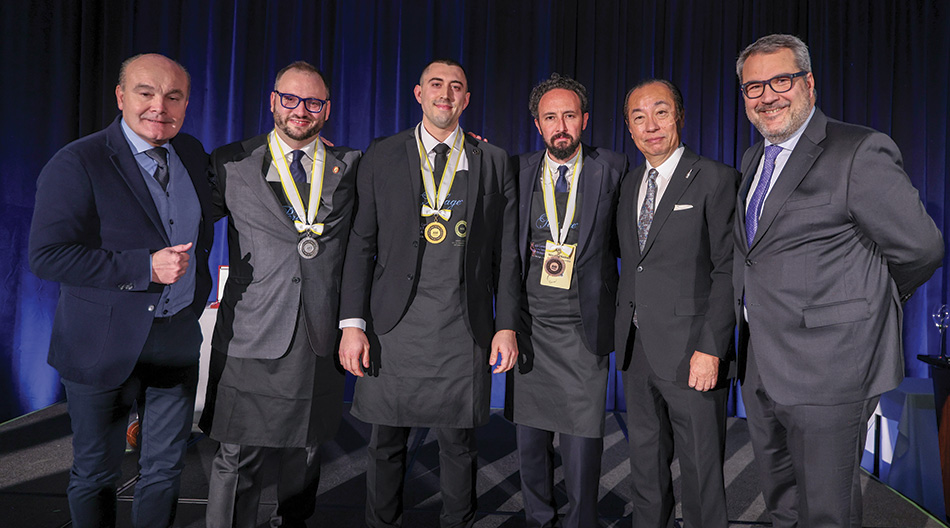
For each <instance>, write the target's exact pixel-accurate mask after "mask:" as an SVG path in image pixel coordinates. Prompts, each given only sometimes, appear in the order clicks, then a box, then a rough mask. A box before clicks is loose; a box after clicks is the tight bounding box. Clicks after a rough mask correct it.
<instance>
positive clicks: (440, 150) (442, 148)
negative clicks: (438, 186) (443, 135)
mask: <svg viewBox="0 0 950 528" xmlns="http://www.w3.org/2000/svg"><path fill="white" fill-rule="evenodd" d="M432 150H434V151H435V170H434V171H432V179H433V180H434V179H436V178H441V177H442V173H443V172H444V171H445V163H446V161H447V154H448V152H449V146H448V145H446V144H445V143H439V144H438V145H436V146H435V147H433V148H432ZM439 181H440V183H441V180H439ZM429 205H431V206H433V207H435V205H434V204H429Z"/></svg>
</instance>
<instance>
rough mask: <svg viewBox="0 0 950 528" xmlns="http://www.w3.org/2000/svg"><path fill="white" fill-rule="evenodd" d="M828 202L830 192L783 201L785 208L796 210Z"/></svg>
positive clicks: (829, 201) (829, 200)
mask: <svg viewBox="0 0 950 528" xmlns="http://www.w3.org/2000/svg"><path fill="white" fill-rule="evenodd" d="M829 203H831V193H822V194H819V195H816V196H808V197H806V198H798V199H794V200H789V201H787V202H785V210H786V211H798V210H800V209H810V208H812V207H820V206H822V205H828V204H829Z"/></svg>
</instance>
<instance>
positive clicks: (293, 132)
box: [274, 111, 322, 141]
mask: <svg viewBox="0 0 950 528" xmlns="http://www.w3.org/2000/svg"><path fill="white" fill-rule="evenodd" d="M288 119H289V116H288V117H283V116H281V115H280V114H278V113H277V111H274V126H276V127H277V128H279V129H280V131H281V132H283V133H284V134H286V135H287V137H289V138H290V139H293V140H294V141H306V140H308V139H310V138H312V137H315V136H316V135H317V134H319V133H320V129H321V128H322V127H321V126H320V123H319V122H317V121H316V120H315V119H313V118H309V120H310V126H309V127H307V128H305V129H303V130H300V129H299V128H293V127H291V126H289V125H288V124H287V120H288ZM294 119H299V118H294Z"/></svg>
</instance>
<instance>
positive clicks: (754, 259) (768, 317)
mask: <svg viewBox="0 0 950 528" xmlns="http://www.w3.org/2000/svg"><path fill="white" fill-rule="evenodd" d="M763 149H764V147H763V143H762V142H759V143H757V144H755V145H753V146H752V147H750V148H749V150H747V151H746V153H745V155H744V156H743V158H742V175H743V180H742V184H741V185H740V188H739V198H738V204H737V208H736V211H737V214H736V223H735V230H734V240H735V244H736V254H735V259H734V261H733V282H734V286H735V297H734V301H735V310H736V317H737V319H738V321H739V328H740V339H739V354H740V363H741V364H740V367H741V366H744V360H745V357H746V352H747V351H748V347H749V346H750V345H751V347H752V349H753V350H754V353H755V360H756V365H757V367H758V371H759V375H760V377H761V379H762V383H763V385H764V386H765V388H766V390H768V392H769V395H770V396H771V397H772V398H773V399H775V401H777V402H779V403H782V404H785V405H799V404H806V405H808V404H841V403H848V402H856V401H860V400H863V399H867V398H869V397H872V396H875V395H878V394H881V393H883V392H886V391H888V390H891V389H893V388H894V387H896V386H897V385H898V383H900V380H901V379H902V378H903V375H904V361H903V353H902V347H901V319H902V310H901V301H902V300H906V299H907V298H908V297H909V296H910V295H911V294H912V293H913V292H914V290H915V289H916V288H917V287H918V286H920V285H921V284H923V283H924V282H925V281H926V280H927V279H929V278H930V276H931V275H932V274H933V272H934V271H935V270H936V269H937V268H939V267H940V264H941V260H942V258H943V253H944V248H943V239H942V237H941V235H940V232H939V231H938V230H937V226H936V225H934V222H933V220H932V219H931V218H930V216H928V215H927V211H926V210H924V206H923V204H922V203H921V202H920V196H919V194H918V193H917V190H916V189H915V188H914V187H913V185H912V184H911V182H910V179H909V178H908V177H907V175H906V174H905V173H904V170H903V168H902V161H901V155H900V151H899V150H898V148H897V145H895V144H894V142H893V141H892V140H891V139H890V138H889V137H887V136H886V135H884V134H881V133H879V132H876V131H874V130H871V129H869V128H864V127H860V126H856V125H850V124H847V123H842V122H839V121H835V120H832V119H828V118H827V117H825V115H824V114H823V113H822V112H821V111H820V110H818V109H816V110H815V115H814V116H813V117H812V120H811V122H810V123H809V124H808V127H807V128H806V129H805V131H804V133H803V135H802V137H801V139H800V140H799V142H798V144H797V146H796V147H795V150H794V151H793V152H792V154H791V156H790V157H789V159H788V162H787V164H786V165H785V168H784V169H783V171H782V173H781V174H780V175H779V176H778V179H777V180H776V181H775V183H774V184H773V187H772V190H771V191H770V193H769V195H768V197H767V198H766V200H765V205H764V207H763V209H762V215H761V217H760V220H759V227H758V229H757V231H756V234H755V238H754V239H753V241H752V244H751V247H750V245H749V244H748V243H747V242H746V234H745V233H746V230H745V204H746V198H747V196H748V195H749V193H750V192H751V190H750V186H751V182H752V179H753V177H754V176H755V172H756V169H757V168H758V165H759V163H760V160H761V158H762V152H763ZM743 298H744V299H745V304H746V306H747V308H748V322H746V318H745V316H744V314H743ZM742 374H743V373H741V372H740V375H742Z"/></svg>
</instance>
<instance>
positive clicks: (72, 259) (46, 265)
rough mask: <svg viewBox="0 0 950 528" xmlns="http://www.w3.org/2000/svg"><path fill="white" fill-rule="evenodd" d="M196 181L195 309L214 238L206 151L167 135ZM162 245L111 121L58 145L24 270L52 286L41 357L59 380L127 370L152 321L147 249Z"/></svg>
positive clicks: (206, 289) (113, 378) (100, 377)
mask: <svg viewBox="0 0 950 528" xmlns="http://www.w3.org/2000/svg"><path fill="white" fill-rule="evenodd" d="M171 143H172V146H174V147H175V152H177V153H178V157H179V158H181V161H182V163H183V164H184V165H185V168H186V169H187V170H188V174H189V176H191V181H192V183H193V184H194V186H195V192H196V194H197V195H198V201H199V203H200V205H201V212H202V214H201V224H200V226H199V229H198V240H196V241H195V256H196V258H195V260H194V261H192V262H191V263H190V265H192V266H195V267H196V271H197V276H196V288H195V296H194V303H193V304H192V306H191V309H192V310H194V311H195V313H196V314H198V315H200V314H201V312H202V310H204V307H205V304H206V303H207V301H208V294H209V293H210V292H211V275H210V273H209V271H208V253H209V251H210V249H211V243H212V239H213V236H214V230H213V226H212V219H211V214H210V212H209V209H210V205H211V191H210V187H209V184H208V179H207V174H208V172H207V167H208V155H207V154H206V153H205V151H204V148H203V147H202V146H201V143H200V142H199V141H198V140H197V139H195V138H193V137H191V136H188V135H186V134H178V135H177V136H175V137H174V138H173V139H172V140H171ZM169 245H170V242H169V240H168V236H167V235H166V234H165V229H164V228H163V227H162V221H161V218H160V217H159V215H158V210H157V209H156V208H155V203H154V201H153V200H152V196H151V194H149V191H148V187H147V186H146V184H145V181H144V179H143V177H142V171H141V169H140V168H139V165H138V163H137V162H136V161H135V157H134V156H133V155H132V150H131V149H130V148H129V144H128V142H127V141H126V139H125V135H124V134H123V132H122V126H121V123H120V118H116V120H115V121H113V123H112V124H111V125H109V126H108V127H106V128H105V129H103V130H100V131H99V132H96V133H94V134H90V135H88V136H86V137H83V138H80V139H78V140H76V141H74V142H72V143H70V144H69V145H66V146H65V147H63V149H62V150H60V151H59V152H57V153H56V155H55V156H53V158H52V159H51V160H50V161H49V163H47V164H46V166H45V167H43V171H42V172H41V173H40V176H39V179H38V180H37V189H36V210H35V211H34V213H33V224H32V226H31V229H30V269H32V270H33V273H35V274H36V275H37V276H38V277H40V278H42V279H46V280H51V281H56V282H59V283H60V293H59V303H58V304H57V306H56V318H55V320H54V322H53V335H52V338H51V340H50V350H49V364H50V365H52V366H53V367H54V368H56V370H58V371H59V373H60V375H61V376H62V377H63V378H65V379H68V380H71V381H75V382H78V383H84V384H88V385H100V386H114V385H118V384H119V383H121V382H122V381H124V380H125V379H126V378H128V376H129V375H130V374H131V372H132V369H133V367H134V366H135V363H136V361H137V360H138V357H139V353H141V351H142V346H143V344H144V343H145V339H146V338H147V337H148V333H149V330H150V329H151V327H152V321H153V318H154V315H155V314H154V310H155V305H156V303H158V300H159V297H160V296H161V292H162V289H163V286H162V285H160V284H155V283H152V282H150V281H151V276H150V274H149V269H150V268H149V260H150V258H151V254H152V253H154V252H155V251H158V250H160V249H162V248H165V247H168V246H169Z"/></svg>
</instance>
